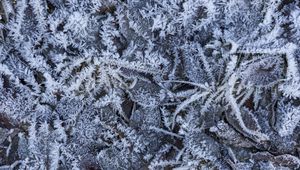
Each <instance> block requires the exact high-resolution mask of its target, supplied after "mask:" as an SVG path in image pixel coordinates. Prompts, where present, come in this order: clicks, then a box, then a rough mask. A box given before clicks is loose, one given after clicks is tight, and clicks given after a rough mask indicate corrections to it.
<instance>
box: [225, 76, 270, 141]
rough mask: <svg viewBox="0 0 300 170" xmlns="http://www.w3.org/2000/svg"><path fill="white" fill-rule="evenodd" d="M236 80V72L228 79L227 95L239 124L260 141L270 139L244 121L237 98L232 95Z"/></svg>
mask: <svg viewBox="0 0 300 170" xmlns="http://www.w3.org/2000/svg"><path fill="white" fill-rule="evenodd" d="M236 80H237V76H236V74H235V73H233V74H232V75H231V77H230V79H229V81H228V89H227V91H226V95H225V96H226V98H227V100H228V102H229V104H230V105H231V107H232V110H233V113H234V115H235V117H236V118H237V120H238V122H239V125H240V126H241V128H242V129H243V130H244V131H245V132H246V133H248V134H249V135H253V136H254V137H255V138H256V139H257V140H258V141H265V140H269V137H268V136H267V135H266V134H263V133H260V132H257V131H253V130H250V129H248V128H247V127H246V125H245V123H244V121H243V118H242V114H241V111H240V108H239V106H238V104H237V102H236V99H235V98H234V96H233V95H232V93H233V91H234V85H235V82H236Z"/></svg>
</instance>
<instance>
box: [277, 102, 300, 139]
mask: <svg viewBox="0 0 300 170" xmlns="http://www.w3.org/2000/svg"><path fill="white" fill-rule="evenodd" d="M284 107H286V109H285V110H283V115H282V117H281V119H279V122H278V125H277V131H278V133H279V135H280V136H282V137H284V136H288V135H292V134H293V132H294V130H295V128H296V127H297V125H298V124H299V122H300V107H292V106H284Z"/></svg>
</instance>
